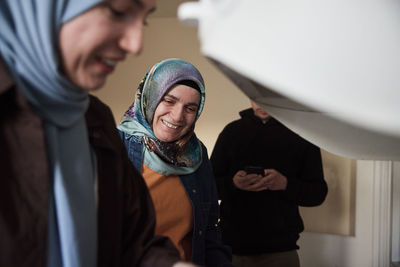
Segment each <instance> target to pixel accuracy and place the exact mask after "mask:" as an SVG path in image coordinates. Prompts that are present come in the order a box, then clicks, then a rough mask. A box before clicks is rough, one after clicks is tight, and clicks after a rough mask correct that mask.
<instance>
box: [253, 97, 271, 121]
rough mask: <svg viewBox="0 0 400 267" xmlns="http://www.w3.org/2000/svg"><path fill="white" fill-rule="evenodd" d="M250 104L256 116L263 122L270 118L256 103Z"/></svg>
mask: <svg viewBox="0 0 400 267" xmlns="http://www.w3.org/2000/svg"><path fill="white" fill-rule="evenodd" d="M250 103H251V107H252V108H253V111H254V115H255V116H257V117H259V118H260V119H262V120H265V119H267V118H268V117H269V114H268V113H267V112H265V110H263V109H262V108H261V107H260V106H259V105H257V104H256V102H254V101H250Z"/></svg>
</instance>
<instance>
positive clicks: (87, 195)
mask: <svg viewBox="0 0 400 267" xmlns="http://www.w3.org/2000/svg"><path fill="white" fill-rule="evenodd" d="M100 2H101V0H85V1H82V0H2V1H1V2H0V25H1V31H0V56H1V57H2V58H3V59H4V62H5V64H6V67H7V69H8V71H9V73H10V75H11V76H12V77H13V80H14V82H15V83H16V84H17V85H18V87H19V88H20V89H21V91H22V92H23V94H24V95H25V97H26V98H27V100H28V102H29V104H30V105H31V107H32V109H33V110H34V112H36V113H37V114H38V115H39V116H40V117H41V118H42V120H43V124H44V133H45V142H46V148H47V154H48V160H49V168H50V172H49V173H50V175H51V177H50V178H51V179H50V182H49V184H50V190H49V191H50V192H49V226H48V260H47V266H64V267H81V266H82V267H83V266H85V267H91V266H95V265H96V258H97V257H96V256H97V255H96V252H97V245H96V244H97V216H96V204H95V192H94V182H95V177H96V168H95V155H94V153H93V151H92V150H91V148H90V145H89V140H88V134H87V128H86V122H85V118H84V114H85V112H86V110H87V107H88V93H87V91H86V90H84V89H82V88H79V87H78V86H76V85H74V84H72V83H71V82H70V81H69V80H68V79H66V78H65V77H64V76H63V75H62V74H61V73H60V68H61V66H60V58H61V55H60V53H59V48H58V40H59V38H58V35H59V32H60V28H61V26H62V25H63V24H64V23H65V22H67V21H68V20H70V19H72V18H74V17H75V16H78V15H79V14H81V13H82V12H85V11H87V10H88V9H89V8H91V7H93V6H94V5H96V4H98V3H100Z"/></svg>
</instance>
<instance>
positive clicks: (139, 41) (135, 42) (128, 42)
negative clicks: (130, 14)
mask: <svg viewBox="0 0 400 267" xmlns="http://www.w3.org/2000/svg"><path fill="white" fill-rule="evenodd" d="M142 45H143V23H142V22H141V21H135V22H132V23H131V24H130V25H128V26H127V27H126V28H125V30H124V31H123V34H122V37H121V39H120V41H119V46H120V48H121V49H123V50H124V51H126V52H128V53H130V54H133V55H135V56H137V55H139V54H140V53H141V52H142Z"/></svg>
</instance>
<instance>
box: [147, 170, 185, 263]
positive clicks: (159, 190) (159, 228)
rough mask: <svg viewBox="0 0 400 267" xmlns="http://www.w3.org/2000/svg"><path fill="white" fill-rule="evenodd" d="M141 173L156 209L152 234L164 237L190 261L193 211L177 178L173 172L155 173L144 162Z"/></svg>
mask: <svg viewBox="0 0 400 267" xmlns="http://www.w3.org/2000/svg"><path fill="white" fill-rule="evenodd" d="M142 175H143V177H144V180H145V182H146V184H147V187H148V188H149V191H150V195H151V198H152V199H153V203H154V207H155V210H156V235H162V236H168V237H169V238H170V239H171V240H172V242H173V243H174V244H175V246H176V247H177V248H178V250H179V253H180V255H181V258H182V259H185V260H190V258H191V247H192V246H191V236H192V235H191V232H192V229H193V210H192V204H191V202H190V199H189V197H188V195H187V194H186V191H185V188H184V187H183V185H182V183H181V180H180V179H179V177H178V176H177V175H170V176H164V175H163V174H160V173H157V172H155V171H153V170H151V169H150V168H149V167H148V166H147V165H145V164H143V168H142ZM188 241H190V242H188Z"/></svg>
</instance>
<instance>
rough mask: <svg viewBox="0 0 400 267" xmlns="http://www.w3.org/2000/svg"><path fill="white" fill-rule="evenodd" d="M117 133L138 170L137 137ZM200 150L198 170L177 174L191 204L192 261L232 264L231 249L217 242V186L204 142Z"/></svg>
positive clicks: (140, 152) (140, 159) (140, 147)
mask: <svg viewBox="0 0 400 267" xmlns="http://www.w3.org/2000/svg"><path fill="white" fill-rule="evenodd" d="M119 133H120V136H121V138H122V140H123V141H124V144H125V147H126V149H127V151H128V154H129V158H130V159H131V161H132V163H133V165H134V166H135V167H136V169H137V170H138V171H139V172H140V173H141V172H142V163H143V144H142V143H141V138H140V137H137V136H134V135H129V134H126V133H124V132H122V131H119ZM202 150H203V162H202V164H201V165H200V167H199V169H198V170H197V171H196V172H195V173H192V174H187V175H181V176H179V178H180V179H181V181H182V184H183V186H184V187H185V190H186V193H187V194H188V196H189V198H190V200H191V203H192V206H193V215H194V219H193V221H194V226H193V242H192V261H193V263H195V264H198V265H205V266H213V267H214V266H233V265H232V263H231V262H232V254H231V249H230V248H229V247H227V246H224V245H223V244H222V241H221V232H220V228H219V225H218V218H219V206H218V196H217V189H216V186H215V179H214V175H213V173H212V170H211V164H210V161H209V159H208V155H207V150H206V148H205V146H204V145H202Z"/></svg>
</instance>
